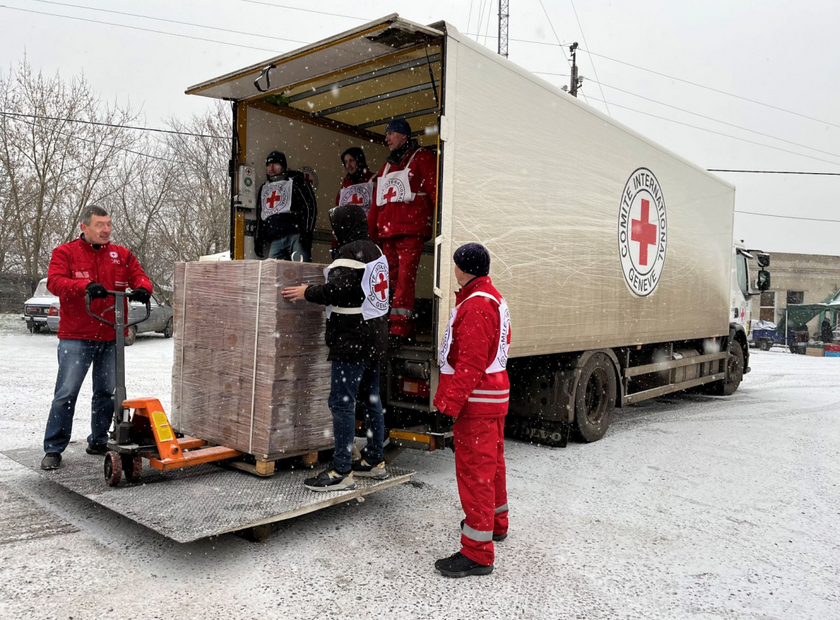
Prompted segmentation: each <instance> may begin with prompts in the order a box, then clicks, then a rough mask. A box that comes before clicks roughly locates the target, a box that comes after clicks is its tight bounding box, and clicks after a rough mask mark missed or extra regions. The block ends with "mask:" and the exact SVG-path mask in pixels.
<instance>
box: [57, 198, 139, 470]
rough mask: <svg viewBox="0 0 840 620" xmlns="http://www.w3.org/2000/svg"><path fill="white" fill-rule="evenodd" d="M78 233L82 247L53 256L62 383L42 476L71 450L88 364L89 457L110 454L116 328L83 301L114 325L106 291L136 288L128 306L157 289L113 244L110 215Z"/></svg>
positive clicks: (93, 212) (89, 219) (96, 217)
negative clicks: (90, 392) (90, 377)
mask: <svg viewBox="0 0 840 620" xmlns="http://www.w3.org/2000/svg"><path fill="white" fill-rule="evenodd" d="M80 227H81V229H82V234H81V235H80V236H79V238H78V239H76V240H75V241H71V242H70V243H65V244H64V245H60V246H58V247H57V248H55V249H54V250H53V253H52V257H51V258H50V267H49V270H48V272H47V288H48V289H49V290H50V292H52V293H53V294H54V295H56V296H58V298H59V299H60V300H61V318H60V320H59V322H58V338H59V340H58V377H57V378H56V382H55V396H54V398H53V402H52V408H51V409H50V417H49V418H48V419H47V429H46V432H45V433H44V452H45V453H46V454H45V456H44V459H43V460H42V461H41V469H56V468H57V467H58V466H59V465H60V464H61V453H62V452H64V450H65V448H67V444H69V443H70V434H71V431H72V430H73V414H74V412H75V409H76V398H77V397H78V396H79V389H80V388H81V387H82V383H83V382H84V380H85V375H87V371H88V368H90V365H91V364H93V398H92V399H91V422H90V427H91V434H90V435H89V436H88V438H87V441H88V446H87V453H88V454H105V452H106V451H107V448H106V445H105V444H106V442H107V441H108V428H109V427H110V426H111V419H112V418H113V417H114V390H115V389H116V368H115V366H114V363H115V362H114V358H115V344H114V341H115V338H116V333H115V332H114V328H113V327H110V326H108V325H105V324H104V323H102V322H100V321H97V320H96V319H94V318H93V317H91V316H90V315H89V314H88V313H87V310H86V308H85V296H86V295H89V296H90V298H91V302H90V309H91V312H93V313H94V314H98V315H99V316H101V317H103V318H105V319H107V320H109V321H111V322H112V323H113V322H114V310H113V305H114V303H113V301H114V300H112V299H109V298H108V293H107V291H109V290H110V291H124V290H126V288H129V287H131V288H132V289H133V290H132V293H131V294H130V295H129V299H131V300H132V301H140V302H146V301H148V300H149V297H150V296H151V294H152V283H151V281H150V280H149V278H148V277H146V274H145V273H144V272H143V268H142V267H141V266H140V263H139V262H138V260H137V259H136V258H135V257H134V254H132V253H131V252H130V251H129V250H127V249H126V248H124V247H122V246H119V245H115V244H113V243H111V230H112V229H111V218H110V216H109V215H108V212H107V211H105V209H102V208H101V207H97V206H91V207H88V208H87V209H85V211H84V213H83V214H82V222H81V225H80ZM127 305H128V304H126V309H125V312H126V314H125V316H128V308H127ZM109 307H110V309H109Z"/></svg>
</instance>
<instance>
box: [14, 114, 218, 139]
mask: <svg viewBox="0 0 840 620" xmlns="http://www.w3.org/2000/svg"><path fill="white" fill-rule="evenodd" d="M0 114H2V115H4V116H19V117H23V118H35V119H39V120H45V121H62V122H65V123H81V124H83V125H98V126H100V127H114V128H116V129H133V130H135V131H153V132H156V133H169V134H174V135H177V136H195V137H197V138H217V139H219V140H229V139H230V137H229V136H214V135H212V134H206V133H192V132H190V131H176V130H174V129H158V128H157V127H137V126H136V125H120V124H115V123H103V122H100V121H84V120H80V119H77V118H61V117H58V116H42V115H39V114H20V113H18V112H4V111H0Z"/></svg>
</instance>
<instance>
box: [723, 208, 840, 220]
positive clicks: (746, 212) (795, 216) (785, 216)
mask: <svg viewBox="0 0 840 620" xmlns="http://www.w3.org/2000/svg"><path fill="white" fill-rule="evenodd" d="M735 213H743V214H744V215H758V216H759V217H777V218H779V219H782V220H804V221H806V222H835V223H840V220H832V219H826V218H821V217H800V216H798V215H775V214H773V213H755V212H753V211H738V209H735Z"/></svg>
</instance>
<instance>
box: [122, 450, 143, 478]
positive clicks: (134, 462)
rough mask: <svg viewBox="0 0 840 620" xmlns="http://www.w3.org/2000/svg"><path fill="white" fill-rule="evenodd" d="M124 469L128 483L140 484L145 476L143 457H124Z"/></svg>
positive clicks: (125, 455)
mask: <svg viewBox="0 0 840 620" xmlns="http://www.w3.org/2000/svg"><path fill="white" fill-rule="evenodd" d="M122 469H123V473H125V479H126V482H140V478H141V477H142V475H143V457H142V456H140V455H139V454H138V455H135V456H131V455H130V454H124V455H122Z"/></svg>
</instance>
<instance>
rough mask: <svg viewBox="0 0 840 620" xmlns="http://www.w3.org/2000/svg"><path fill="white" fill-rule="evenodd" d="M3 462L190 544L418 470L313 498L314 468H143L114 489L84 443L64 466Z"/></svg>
mask: <svg viewBox="0 0 840 620" xmlns="http://www.w3.org/2000/svg"><path fill="white" fill-rule="evenodd" d="M2 454H4V455H5V456H7V457H8V458H10V459H12V460H13V461H15V462H17V463H20V464H21V465H23V466H25V467H28V468H29V469H31V470H32V471H34V472H36V473H38V474H40V475H41V476H43V477H44V478H46V479H48V480H52V481H53V482H55V483H56V484H59V485H61V486H63V487H65V488H67V489H69V490H71V491H73V492H74V493H78V494H80V495H83V496H84V497H86V498H88V499H89V500H91V501H93V502H96V503H97V504H101V505H102V506H105V507H106V508H108V509H110V510H112V511H114V512H116V513H117V514H120V515H123V516H124V517H127V518H129V519H131V520H132V521H136V522H137V523H140V524H141V525H144V526H146V527H148V528H150V529H152V530H154V531H156V532H158V533H160V534H163V535H164V536H166V537H167V538H171V539H173V540H175V541H177V542H181V543H185V542H192V541H194V540H199V539H200V538H206V537H208V536H215V535H218V534H226V533H228V532H235V531H238V530H242V529H246V528H251V527H256V526H260V525H265V524H267V523H273V522H274V521H282V520H284V519H290V518H292V517H297V516H299V515H302V514H306V513H308V512H314V511H316V510H320V509H322V508H327V507H329V506H332V505H335V504H340V503H342V502H346V501H350V500H353V499H357V498H360V497H361V496H363V495H368V494H370V493H374V492H376V491H380V490H382V489H386V488H388V487H390V486H394V485H397V484H403V483H405V482H408V481H409V480H410V479H411V476H413V475H414V472H413V471H408V470H405V469H400V468H398V467H392V466H390V465H389V466H388V467H387V469H388V473H389V474H390V477H389V478H387V479H386V480H371V479H369V478H357V479H356V488H355V489H353V490H352V491H330V492H325V493H315V492H313V491H310V490H308V489H306V488H304V486H303V480H304V478H308V477H310V476H313V475H315V474H316V473H317V472H319V471H320V470H321V469H322V468H323V467H324V466H323V465H321V466H320V468H319V467H316V468H315V469H293V470H281V471H278V472H277V473H275V474H274V475H273V476H271V477H270V478H258V477H255V476H252V475H250V474H247V473H243V472H240V471H231V470H227V469H223V468H221V467H217V466H215V465H196V466H194V467H188V468H186V469H180V470H174V471H169V472H159V471H157V470H155V469H152V468H150V467H148V463H146V466H145V467H144V468H143V479H142V481H141V482H140V483H137V484H129V483H127V482H125V480H123V481H122V482H121V483H120V484H119V486H116V487H109V486H108V485H107V484H106V483H105V477H104V475H103V470H102V466H103V461H104V457H102V456H91V455H89V454H86V453H85V448H84V445H83V444H70V446H68V448H67V450H66V451H65V452H64V454H63V455H62V456H63V460H62V462H61V467H59V468H58V469H56V470H53V471H44V470H42V469H41V459H42V458H43V457H44V452H43V451H42V450H41V449H39V448H21V449H16V450H5V451H3V452H2Z"/></svg>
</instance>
